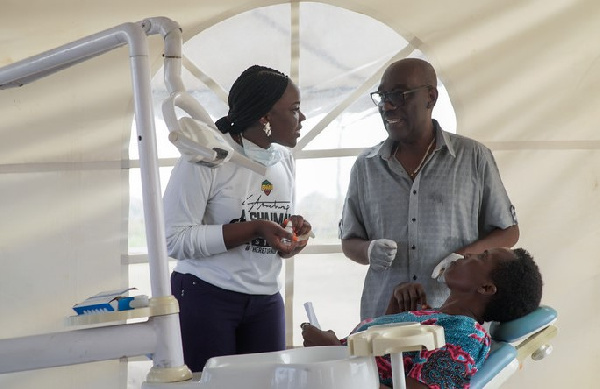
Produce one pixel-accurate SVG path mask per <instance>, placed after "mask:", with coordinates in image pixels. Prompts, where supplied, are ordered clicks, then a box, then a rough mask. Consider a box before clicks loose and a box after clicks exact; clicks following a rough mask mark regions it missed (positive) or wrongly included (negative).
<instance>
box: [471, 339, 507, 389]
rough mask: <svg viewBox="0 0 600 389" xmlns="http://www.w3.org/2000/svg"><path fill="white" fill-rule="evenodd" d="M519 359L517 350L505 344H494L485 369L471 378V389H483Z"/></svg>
mask: <svg viewBox="0 0 600 389" xmlns="http://www.w3.org/2000/svg"><path fill="white" fill-rule="evenodd" d="M516 357H517V349H516V348H514V347H513V346H512V345H510V344H508V343H505V342H493V343H492V350H491V352H490V355H489V356H488V359H487V360H486V361H485V364H484V365H483V367H482V368H481V369H480V370H479V371H478V372H477V374H475V375H474V376H473V377H472V378H471V389H482V388H483V387H485V385H486V384H487V383H488V382H490V381H491V380H492V378H494V377H495V376H496V375H497V374H498V372H500V371H501V370H502V369H504V368H505V367H506V366H508V365H509V364H510V363H511V362H512V361H514V360H515V358H516Z"/></svg>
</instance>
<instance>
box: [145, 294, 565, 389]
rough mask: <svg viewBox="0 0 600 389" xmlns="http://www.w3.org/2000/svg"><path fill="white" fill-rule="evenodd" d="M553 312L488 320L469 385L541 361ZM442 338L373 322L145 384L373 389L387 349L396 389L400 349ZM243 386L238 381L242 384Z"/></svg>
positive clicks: (483, 386) (497, 382)
mask: <svg viewBox="0 0 600 389" xmlns="http://www.w3.org/2000/svg"><path fill="white" fill-rule="evenodd" d="M556 320H557V313H556V311H555V310H554V309H553V308H551V307H549V306H547V305H542V306H540V307H539V308H538V309H537V310H535V311H534V312H532V313H530V314H529V315H527V316H525V317H522V318H520V319H516V320H513V321H510V322H506V323H502V324H500V323H492V324H491V325H490V330H489V332H490V335H491V336H492V350H491V352H490V355H489V357H488V359H487V360H486V362H485V364H484V366H483V368H482V369H481V370H479V371H478V372H477V373H476V374H475V375H474V376H473V378H472V380H471V388H472V389H494V388H499V387H501V386H502V385H503V384H504V383H505V382H506V381H507V380H508V379H509V378H510V377H511V376H512V375H513V374H514V373H515V372H517V371H518V370H519V369H520V368H521V367H522V365H523V364H524V362H525V361H526V360H527V359H528V358H531V359H533V360H535V361H539V360H541V359H543V358H544V357H546V356H547V355H549V354H550V353H551V351H552V346H551V345H550V340H551V339H552V338H554V337H555V336H556V334H557V328H556V327H555V326H554V323H555V322H556ZM444 343H445V340H444V335H443V330H442V331H441V333H440V329H439V328H438V326H422V325H419V324H409V325H406V324H405V325H402V324H400V325H390V326H374V327H370V328H369V329H368V330H367V331H365V332H361V333H356V334H353V335H351V336H350V337H349V339H348V347H346V346H322V347H307V348H296V349H290V350H285V351H278V352H272V353H262V354H245V355H230V356H223V357H215V358H212V359H210V360H209V361H208V363H207V365H206V367H205V369H204V372H203V373H202V375H199V374H195V375H194V378H193V379H192V380H191V381H187V382H178V383H171V384H154V383H144V385H143V386H142V388H143V389H169V388H170V389H215V388H230V387H244V388H247V389H267V388H268V389H336V388H344V389H377V388H379V381H378V375H377V366H376V364H375V360H374V358H373V355H383V354H391V356H392V369H393V375H394V377H393V382H394V389H402V388H405V387H406V386H405V385H406V383H405V380H404V369H403V366H402V364H401V361H402V352H404V351H413V350H416V349H419V348H420V347H425V348H427V349H430V348H432V347H440V346H441V345H443V344H444ZM240 385H241V386H240Z"/></svg>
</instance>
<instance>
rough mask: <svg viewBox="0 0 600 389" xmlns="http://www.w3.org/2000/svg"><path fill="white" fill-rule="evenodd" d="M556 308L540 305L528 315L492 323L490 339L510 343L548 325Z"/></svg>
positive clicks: (554, 318) (554, 317)
mask: <svg viewBox="0 0 600 389" xmlns="http://www.w3.org/2000/svg"><path fill="white" fill-rule="evenodd" d="M557 316H558V315H557V313H556V310H554V309H553V308H550V307H549V306H547V305H541V306H540V307H539V308H538V309H536V310H535V311H533V312H531V313H530V314H529V315H527V316H524V317H521V318H519V319H516V320H511V321H507V322H506V323H492V325H491V326H490V335H491V336H492V339H495V340H499V341H503V342H508V343H512V342H515V341H517V340H519V339H522V338H524V337H526V336H528V335H529V334H531V333H534V332H537V331H539V330H540V329H541V328H543V327H545V326H547V325H550V324H551V323H552V322H553V321H554V320H556V318H557Z"/></svg>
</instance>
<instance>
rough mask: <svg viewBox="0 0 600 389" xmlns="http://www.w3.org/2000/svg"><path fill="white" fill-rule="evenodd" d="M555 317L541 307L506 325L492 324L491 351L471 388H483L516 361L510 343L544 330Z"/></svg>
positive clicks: (554, 311)
mask: <svg viewBox="0 0 600 389" xmlns="http://www.w3.org/2000/svg"><path fill="white" fill-rule="evenodd" d="M557 316H558V315H557V313H556V310H554V309H553V308H551V307H549V306H546V305H541V306H540V307H539V308H538V309H536V310H535V311H533V312H531V313H530V314H529V315H527V316H524V317H521V318H519V319H516V320H512V321H509V322H506V323H492V324H491V325H490V331H489V332H490V335H491V337H492V349H491V351H490V355H489V356H488V359H487V360H486V362H485V364H484V365H483V368H481V369H480V370H479V371H478V372H477V374H475V375H474V376H473V378H472V379H471V388H472V389H482V388H484V387H485V385H486V384H487V383H489V382H490V381H491V380H492V379H493V378H494V377H495V376H496V375H497V374H498V373H499V372H500V371H502V369H504V368H505V367H507V366H508V365H509V364H510V363H511V362H512V361H513V360H515V359H516V357H517V349H516V347H515V346H513V345H512V344H510V343H514V342H519V341H521V340H523V339H525V338H526V337H528V336H529V335H531V334H533V333H535V332H538V331H540V330H542V329H544V328H545V327H547V326H548V325H550V324H552V323H553V322H554V321H555V320H556V318H557Z"/></svg>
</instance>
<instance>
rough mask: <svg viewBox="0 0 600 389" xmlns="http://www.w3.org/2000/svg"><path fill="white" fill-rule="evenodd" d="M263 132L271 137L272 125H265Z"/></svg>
mask: <svg viewBox="0 0 600 389" xmlns="http://www.w3.org/2000/svg"><path fill="white" fill-rule="evenodd" d="M263 131H264V132H265V134H266V135H267V136H268V137H271V123H269V122H267V124H265V126H264V127H263Z"/></svg>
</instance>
